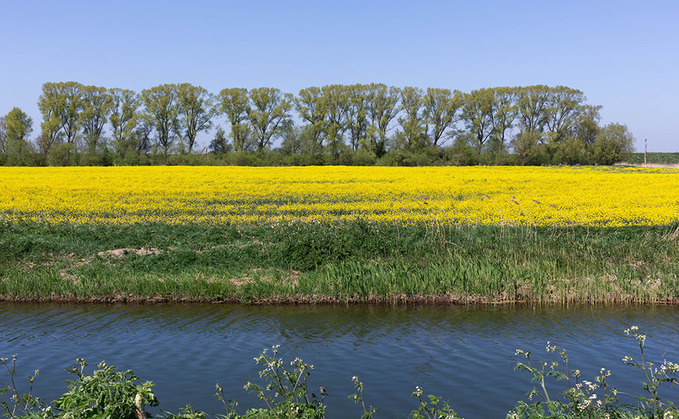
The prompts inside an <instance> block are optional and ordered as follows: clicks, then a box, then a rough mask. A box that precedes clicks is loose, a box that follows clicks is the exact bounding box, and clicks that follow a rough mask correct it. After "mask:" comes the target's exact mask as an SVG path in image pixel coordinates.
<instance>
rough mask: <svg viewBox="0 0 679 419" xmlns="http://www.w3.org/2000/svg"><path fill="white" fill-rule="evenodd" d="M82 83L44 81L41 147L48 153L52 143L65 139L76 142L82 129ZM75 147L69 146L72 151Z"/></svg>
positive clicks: (41, 106)
mask: <svg viewBox="0 0 679 419" xmlns="http://www.w3.org/2000/svg"><path fill="white" fill-rule="evenodd" d="M81 87H82V85H81V84H80V83H77V82H72V81H70V82H61V83H44V84H43V85H42V94H41V95H40V99H39V100H38V108H39V109H40V113H41V114H42V119H43V122H42V123H41V124H40V128H41V130H42V136H41V141H40V148H41V151H42V152H43V153H45V154H46V153H47V152H48V150H49V149H50V147H51V146H52V144H54V143H56V142H60V141H62V139H65V140H66V142H68V143H71V144H75V141H76V137H77V134H78V131H79V129H80V118H79V113H80V111H81V109H82V97H81ZM73 149H74V147H68V151H69V152H71V150H73Z"/></svg>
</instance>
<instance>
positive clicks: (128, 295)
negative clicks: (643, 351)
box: [0, 220, 679, 303]
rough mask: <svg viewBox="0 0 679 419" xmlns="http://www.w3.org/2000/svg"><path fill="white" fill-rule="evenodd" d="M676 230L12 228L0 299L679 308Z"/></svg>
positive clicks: (1, 255)
mask: <svg viewBox="0 0 679 419" xmlns="http://www.w3.org/2000/svg"><path fill="white" fill-rule="evenodd" d="M678 261H679V230H677V229H676V228H675V227H668V226H666V227H628V228H599V229H594V228H545V229H535V228H527V227H501V226H493V227H481V226H478V227H476V226H469V227H442V226H416V227H399V226H395V225H384V224H372V223H367V222H364V221H361V220H357V221H354V222H347V223H333V224H303V223H299V224H292V225H281V226H275V227H272V226H263V227H250V228H237V227H215V226H199V225H193V226H168V225H161V224H146V225H125V226H104V225H43V224H37V223H27V224H12V223H6V224H1V225H0V299H4V300H15V301H47V300H51V301H107V302H125V301H148V302H152V301H158V302H162V301H212V302H248V303H267V302H270V303H281V302H290V303H295V302H341V303H346V302H444V303H447V302H457V303H470V302H515V301H533V302H536V301H537V302H559V303H560V302H571V301H573V302H576V301H577V302H594V303H598V302H653V303H658V302H663V303H676V302H677V301H679V298H678V297H679V281H678V279H677V275H678V273H679V262H678Z"/></svg>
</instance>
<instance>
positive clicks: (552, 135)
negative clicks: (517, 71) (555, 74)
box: [541, 86, 585, 157]
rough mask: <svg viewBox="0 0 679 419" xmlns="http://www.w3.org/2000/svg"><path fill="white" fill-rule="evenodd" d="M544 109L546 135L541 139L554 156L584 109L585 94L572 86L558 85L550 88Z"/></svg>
mask: <svg viewBox="0 0 679 419" xmlns="http://www.w3.org/2000/svg"><path fill="white" fill-rule="evenodd" d="M546 98H547V99H546V107H545V109H544V112H545V115H544V121H545V125H544V127H545V130H546V132H545V135H543V136H542V138H541V141H542V143H543V144H544V145H545V148H546V150H547V152H548V153H549V155H550V156H552V157H553V156H554V155H555V153H556V151H557V150H558V148H559V147H560V145H561V143H562V142H563V141H564V140H565V139H566V138H567V137H568V135H569V133H570V132H571V130H572V129H573V127H574V125H575V124H576V122H577V119H578V117H579V115H580V113H581V112H582V110H583V106H584V102H585V95H584V94H583V93H582V92H581V91H579V90H576V89H571V88H570V87H565V86H557V87H551V88H549V89H548V95H547V96H546Z"/></svg>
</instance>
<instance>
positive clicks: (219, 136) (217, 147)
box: [210, 127, 231, 154]
mask: <svg viewBox="0 0 679 419" xmlns="http://www.w3.org/2000/svg"><path fill="white" fill-rule="evenodd" d="M230 148H231V147H230V145H229V143H228V142H227V141H226V131H224V129H223V128H222V127H217V132H216V133H215V136H214V138H213V139H212V141H210V152H211V153H214V154H224V153H227V152H228V151H229V149H230Z"/></svg>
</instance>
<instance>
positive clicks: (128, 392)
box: [54, 358, 158, 419]
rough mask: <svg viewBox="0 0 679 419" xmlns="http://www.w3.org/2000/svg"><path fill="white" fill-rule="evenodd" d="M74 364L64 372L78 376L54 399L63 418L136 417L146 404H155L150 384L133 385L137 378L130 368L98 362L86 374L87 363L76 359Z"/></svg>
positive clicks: (133, 418)
mask: <svg viewBox="0 0 679 419" xmlns="http://www.w3.org/2000/svg"><path fill="white" fill-rule="evenodd" d="M76 364H77V365H76V366H75V367H73V368H71V369H70V370H67V371H68V372H70V373H71V374H74V375H75V376H76V377H77V379H76V380H70V381H67V383H68V384H67V392H66V393H64V394H63V395H62V396H61V397H59V398H58V399H57V400H55V401H54V406H55V407H56V408H57V409H59V410H61V411H62V412H63V416H64V417H73V418H102V419H103V418H110V419H138V418H144V417H146V412H145V407H146V406H147V405H148V406H157V405H158V400H157V399H156V397H155V395H154V394H153V392H152V391H151V388H152V387H153V383H152V382H150V381H147V382H145V383H143V384H136V381H137V380H139V377H137V376H136V375H134V372H132V371H131V370H128V371H116V367H114V366H112V365H107V364H106V363H105V362H101V363H100V364H99V365H98V369H97V370H94V372H93V373H92V375H85V373H84V370H85V367H86V366H87V363H86V362H85V361H84V360H82V359H80V358H79V359H76Z"/></svg>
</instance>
